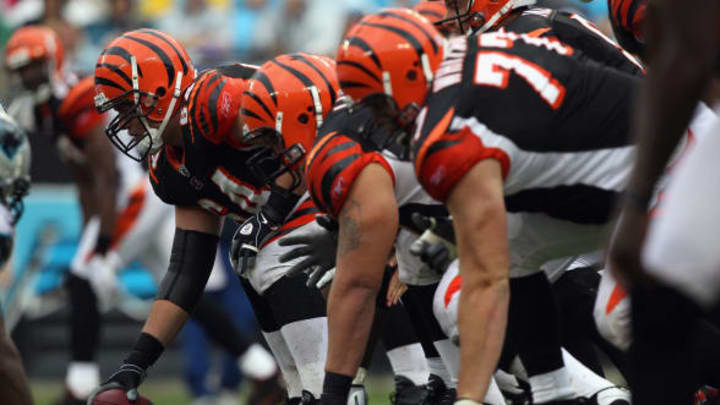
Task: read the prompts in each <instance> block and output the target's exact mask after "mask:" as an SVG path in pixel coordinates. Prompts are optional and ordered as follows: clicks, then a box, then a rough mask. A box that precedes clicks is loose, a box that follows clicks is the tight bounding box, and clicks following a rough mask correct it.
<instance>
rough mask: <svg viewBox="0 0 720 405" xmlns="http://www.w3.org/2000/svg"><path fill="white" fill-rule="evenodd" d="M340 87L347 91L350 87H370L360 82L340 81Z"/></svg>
mask: <svg viewBox="0 0 720 405" xmlns="http://www.w3.org/2000/svg"><path fill="white" fill-rule="evenodd" d="M340 87H342V88H345V89H347V88H352V87H370V85H368V84H365V83H360V82H351V81H341V82H340Z"/></svg>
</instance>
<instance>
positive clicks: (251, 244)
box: [230, 212, 282, 274]
mask: <svg viewBox="0 0 720 405" xmlns="http://www.w3.org/2000/svg"><path fill="white" fill-rule="evenodd" d="M281 225H282V224H276V223H272V222H270V221H268V220H267V218H266V217H265V215H263V213H262V212H259V213H258V214H256V215H255V216H253V217H250V218H248V219H247V220H246V221H245V222H243V224H242V225H240V226H239V227H238V229H237V230H236V231H235V235H233V239H232V246H231V247H230V263H231V264H232V266H233V268H234V269H235V272H236V273H237V274H245V272H247V271H249V270H252V269H254V268H255V258H256V257H257V254H258V252H259V251H260V248H261V247H262V245H263V243H265V242H266V241H267V240H268V239H270V237H271V236H272V235H273V234H274V233H275V232H276V231H277V230H278V229H280V226H281Z"/></svg>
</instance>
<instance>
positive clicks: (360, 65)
mask: <svg viewBox="0 0 720 405" xmlns="http://www.w3.org/2000/svg"><path fill="white" fill-rule="evenodd" d="M337 64H338V65H347V66H352V67H356V68H358V69H360V70H362V71H363V72H365V73H366V74H367V75H368V76H370V77H372V78H373V79H375V81H376V82H378V83H380V84H382V80H380V78H379V77H378V76H377V75H376V74H375V73H373V71H371V70H370V69H368V68H366V67H365V66H363V65H362V64H361V63H358V62H354V61H351V60H341V61H338V62H337Z"/></svg>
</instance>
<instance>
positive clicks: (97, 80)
mask: <svg viewBox="0 0 720 405" xmlns="http://www.w3.org/2000/svg"><path fill="white" fill-rule="evenodd" d="M95 84H101V85H104V86H110V87H114V88H116V89H118V90H120V91H126V90H127V89H125V88H123V87H122V86H121V85H119V84H117V83H115V82H114V81H112V80H110V79H106V78H104V77H98V76H95Z"/></svg>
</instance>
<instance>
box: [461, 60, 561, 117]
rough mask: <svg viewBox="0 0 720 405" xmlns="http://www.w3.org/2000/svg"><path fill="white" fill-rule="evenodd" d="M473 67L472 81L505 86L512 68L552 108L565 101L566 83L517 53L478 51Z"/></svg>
mask: <svg viewBox="0 0 720 405" xmlns="http://www.w3.org/2000/svg"><path fill="white" fill-rule="evenodd" d="M475 69H476V70H475V84H478V85H481V86H494V87H498V88H501V89H504V88H506V87H507V85H508V80H509V79H510V72H511V71H514V72H515V74H517V75H518V76H520V77H522V78H523V79H524V80H525V81H526V82H527V83H528V84H529V85H530V87H532V88H533V90H535V92H537V93H538V94H539V95H540V97H541V98H542V99H543V100H544V101H545V102H546V103H548V105H550V107H551V108H552V109H553V110H557V109H558V108H560V106H561V105H562V103H563V100H565V86H563V85H562V84H561V83H560V82H558V81H557V80H555V78H553V77H552V74H551V73H550V72H548V71H547V70H545V69H543V68H542V67H541V66H538V65H536V64H534V63H532V62H529V61H527V60H526V59H523V58H520V57H518V56H513V55H509V54H506V53H503V52H495V51H487V52H478V55H477V63H476V68H475Z"/></svg>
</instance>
